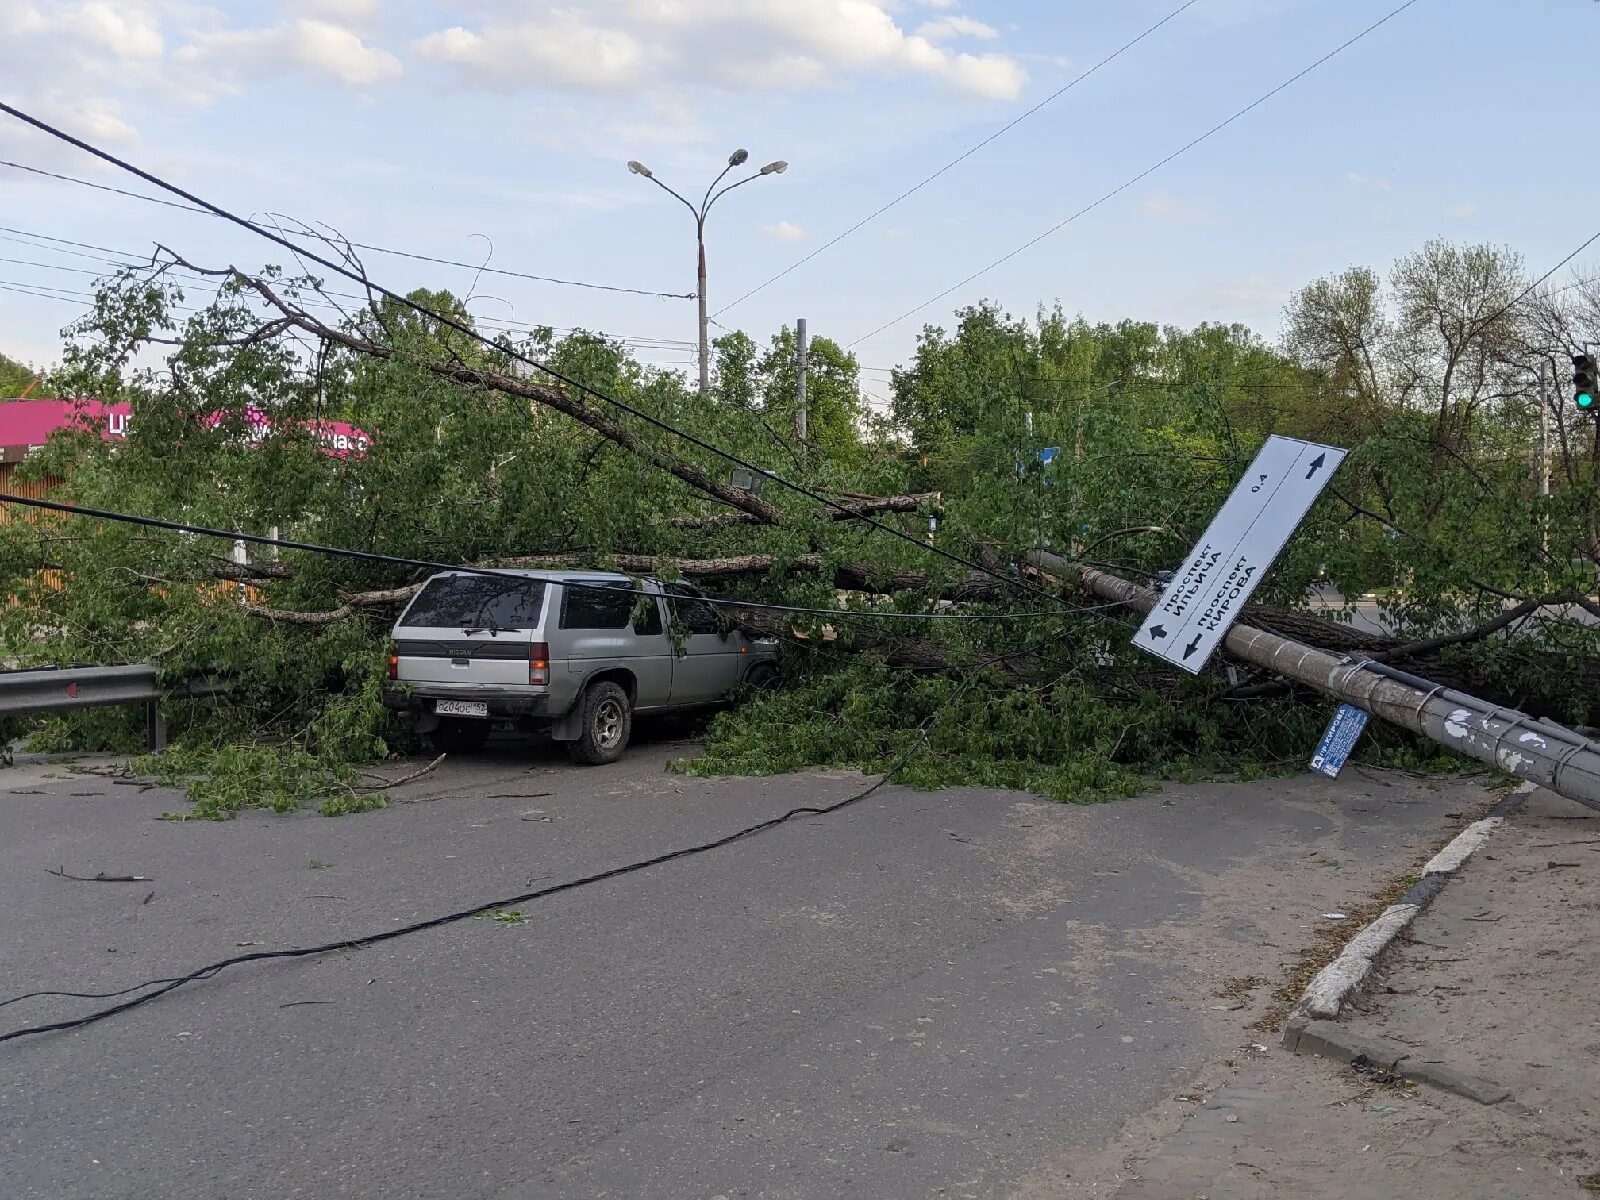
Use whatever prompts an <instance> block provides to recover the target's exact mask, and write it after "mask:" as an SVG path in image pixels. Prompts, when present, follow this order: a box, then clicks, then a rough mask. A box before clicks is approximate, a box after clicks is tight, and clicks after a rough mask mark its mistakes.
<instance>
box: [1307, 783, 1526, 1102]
mask: <svg viewBox="0 0 1600 1200" xmlns="http://www.w3.org/2000/svg"><path fill="white" fill-rule="evenodd" d="M1537 790H1538V785H1537V784H1534V783H1524V784H1522V785H1521V786H1520V787H1518V788H1517V789H1516V790H1515V791H1514V792H1512V793H1510V794H1509V795H1507V796H1505V797H1503V798H1502V799H1501V800H1500V802H1499V803H1498V804H1496V805H1495V806H1494V807H1493V808H1492V809H1490V810H1489V815H1488V816H1486V817H1484V818H1483V819H1482V820H1480V821H1474V822H1473V823H1472V824H1471V825H1468V826H1467V827H1466V828H1465V829H1463V830H1462V831H1461V832H1460V833H1458V834H1456V836H1455V837H1454V838H1452V839H1451V840H1450V843H1449V844H1448V845H1447V846H1445V848H1444V849H1443V850H1441V851H1439V853H1437V854H1435V855H1434V856H1433V857H1432V858H1431V859H1429V860H1428V862H1427V865H1426V866H1424V867H1423V868H1422V878H1421V879H1419V880H1417V882H1416V883H1414V884H1412V886H1411V887H1410V888H1409V889H1408V890H1407V891H1406V894H1405V895H1403V896H1401V897H1400V898H1399V899H1398V900H1396V901H1395V902H1394V903H1393V904H1391V905H1390V906H1389V907H1388V908H1386V909H1384V911H1383V912H1382V913H1381V914H1380V915H1379V916H1378V918H1377V919H1376V920H1374V921H1373V922H1372V923H1371V924H1369V925H1368V926H1367V927H1366V928H1365V929H1363V930H1361V932H1360V933H1358V934H1356V935H1355V937H1353V938H1351V939H1350V940H1349V941H1348V942H1346V943H1345V946H1344V949H1343V950H1341V951H1340V952H1339V957H1338V958H1336V959H1334V960H1333V961H1332V962H1331V963H1329V964H1328V965H1327V966H1326V967H1323V968H1322V970H1321V971H1319V972H1317V975H1316V978H1314V979H1313V980H1312V981H1311V982H1310V983H1309V984H1307V985H1306V990H1305V994H1304V995H1302V996H1301V997H1300V1002H1299V1003H1298V1004H1297V1005H1295V1008H1294V1011H1293V1012H1292V1013H1291V1014H1290V1016H1289V1020H1288V1022H1287V1023H1286V1024H1285V1025H1284V1029H1283V1045H1284V1048H1285V1049H1288V1050H1292V1051H1293V1052H1294V1053H1296V1054H1315V1055H1320V1056H1321V1057H1323V1058H1327V1059H1331V1060H1333V1061H1335V1062H1354V1061H1356V1060H1357V1059H1363V1060H1365V1061H1366V1062H1368V1063H1371V1064H1372V1065H1373V1066H1374V1067H1377V1068H1379V1069H1381V1070H1385V1071H1392V1072H1393V1073H1394V1074H1396V1075H1399V1076H1401V1077H1402V1078H1405V1079H1409V1080H1411V1081H1412V1082H1414V1083H1425V1084H1428V1085H1429V1086H1431V1087H1436V1088H1439V1089H1440V1090H1441V1091H1446V1092H1453V1093H1455V1094H1456V1095H1458V1096H1465V1097H1466V1098H1467V1099H1469V1100H1476V1101H1477V1102H1478V1103H1479V1104H1498V1105H1502V1106H1503V1107H1504V1108H1506V1109H1507V1110H1515V1111H1520V1109H1521V1106H1520V1105H1518V1104H1517V1103H1516V1101H1514V1100H1512V1099H1511V1093H1510V1092H1509V1091H1508V1090H1507V1089H1505V1088H1503V1087H1501V1086H1500V1085H1499V1084H1496V1083H1494V1082H1493V1081H1491V1080H1488V1079H1484V1078H1482V1077H1481V1076H1478V1075H1471V1074H1468V1073H1467V1072H1465V1071H1459V1070H1457V1069H1456V1068H1454V1067H1452V1066H1450V1065H1449V1064H1448V1063H1443V1062H1438V1061H1432V1060H1426V1059H1423V1058H1420V1057H1418V1056H1417V1055H1416V1054H1415V1053H1413V1051H1412V1050H1411V1048H1410V1047H1407V1046H1402V1045H1400V1044H1399V1043H1398V1042H1391V1041H1388V1040H1386V1039H1384V1038H1374V1037H1362V1036H1360V1035H1358V1034H1355V1033H1352V1032H1351V1031H1350V1030H1349V1029H1348V1028H1346V1027H1345V1026H1343V1025H1340V1024H1339V1023H1338V1020H1337V1018H1338V1016H1339V1013H1340V1011H1341V1010H1342V1009H1343V1008H1344V1005H1345V1002H1346V1001H1348V1000H1349V999H1350V997H1351V996H1352V995H1353V994H1354V993H1355V990H1356V988H1358V987H1360V986H1361V983H1362V981H1363V980H1365V979H1366V977H1367V975H1368V974H1369V973H1370V972H1371V970H1372V966H1373V964H1374V963H1375V962H1376V961H1377V959H1378V956H1379V955H1380V954H1382V953H1383V951H1384V950H1386V949H1387V948H1388V947H1389V944H1390V943H1391V942H1393V941H1394V939H1395V938H1396V937H1397V936H1399V934H1400V932H1401V930H1403V929H1405V928H1406V926H1408V925H1410V924H1411V922H1412V921H1413V920H1415V919H1416V916H1417V914H1418V913H1420V912H1421V911H1422V910H1423V909H1424V908H1426V907H1427V906H1428V905H1429V904H1430V903H1432V902H1433V898H1434V897H1435V896H1437V895H1438V894H1439V893H1440V892H1441V891H1443V890H1444V885H1445V884H1446V883H1447V882H1448V881H1449V879H1450V876H1451V875H1453V874H1455V873H1456V872H1457V871H1459V870H1460V869H1461V867H1462V864H1464V863H1465V862H1466V861H1467V859H1469V858H1471V857H1472V855H1473V854H1475V853H1476V852H1477V851H1478V850H1480V849H1481V848H1482V847H1483V846H1484V845H1485V844H1486V843H1487V842H1488V841H1489V839H1490V837H1492V836H1493V835H1494V831H1495V830H1496V829H1498V828H1499V827H1500V826H1501V825H1502V824H1504V823H1505V820H1506V818H1507V817H1509V816H1511V814H1513V813H1514V812H1516V811H1517V809H1519V808H1521V807H1522V806H1523V805H1524V804H1526V803H1527V801H1528V795H1529V793H1531V792H1534V791H1537Z"/></svg>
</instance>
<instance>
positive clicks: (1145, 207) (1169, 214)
mask: <svg viewBox="0 0 1600 1200" xmlns="http://www.w3.org/2000/svg"><path fill="white" fill-rule="evenodd" d="M1139 211H1140V212H1142V213H1144V215H1145V216H1147V217H1154V218H1155V219H1156V220H1158V221H1171V222H1173V223H1174V224H1178V225H1198V224H1201V223H1202V222H1205V221H1209V220H1210V219H1211V206H1210V205H1209V204H1206V203H1205V202H1204V201H1203V200H1188V199H1184V198H1183V197H1181V196H1174V195H1173V194H1172V193H1171V192H1151V193H1150V195H1148V196H1146V197H1145V198H1144V200H1143V201H1142V202H1140V204H1139Z"/></svg>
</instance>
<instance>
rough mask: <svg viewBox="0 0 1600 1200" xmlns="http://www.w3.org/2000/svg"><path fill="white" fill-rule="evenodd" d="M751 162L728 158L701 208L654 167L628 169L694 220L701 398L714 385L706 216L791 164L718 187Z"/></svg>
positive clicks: (739, 155) (743, 154) (631, 164)
mask: <svg viewBox="0 0 1600 1200" xmlns="http://www.w3.org/2000/svg"><path fill="white" fill-rule="evenodd" d="M749 159H750V152H749V151H748V150H735V151H734V152H733V153H732V154H730V155H728V165H727V166H725V167H723V168H722V173H721V174H719V175H718V176H717V177H716V178H715V179H713V180H712V181H711V186H710V187H708V188H706V194H705V196H704V197H703V198H702V199H701V201H700V204H699V206H698V207H696V206H695V205H694V204H691V203H690V202H689V201H688V200H685V199H684V198H683V197H682V196H680V195H678V193H677V192H675V191H673V190H672V189H671V188H669V187H668V186H667V185H666V184H664V183H662V182H661V180H659V179H657V178H656V177H655V172H653V171H651V170H650V168H649V167H647V166H645V165H644V164H643V163H642V162H639V161H638V160H637V159H629V160H628V170H630V171H632V172H633V173H634V174H635V175H642V176H644V177H645V178H646V179H648V180H649V181H650V182H651V183H653V184H655V185H656V186H657V187H658V188H660V189H661V190H662V191H664V192H666V193H667V195H669V196H671V197H672V198H673V199H674V200H677V201H678V202H679V203H680V204H682V205H683V206H684V207H685V208H687V209H688V210H689V213H690V215H691V216H693V217H694V239H695V245H696V247H697V248H698V250H699V255H700V259H699V273H698V275H697V277H696V278H697V282H698V285H699V286H698V287H697V288H696V293H697V296H698V298H699V301H700V394H701V395H704V394H705V393H706V392H707V391H708V390H709V388H710V386H711V349H710V338H709V336H708V327H709V325H710V317H709V316H708V315H707V313H706V215H707V214H708V213H709V212H710V211H711V206H712V205H713V204H715V203H716V202H717V201H718V200H720V199H722V198H723V197H724V196H726V195H727V194H728V193H729V192H731V191H733V189H734V188H736V187H743V186H744V185H745V184H747V183H749V182H750V181H751V180H752V179H760V178H761V177H762V176H764V175H782V174H783V173H784V172H785V171H787V170H788V169H789V164H788V163H786V162H784V161H783V160H782V159H781V158H780V159H778V160H777V161H775V162H769V163H768V164H767V165H766V166H764V167H762V168H761V169H760V170H759V171H757V172H755V173H754V174H752V175H746V176H745V177H744V178H743V179H737V180H735V181H734V182H732V183H730V184H728V185H727V186H726V187H724V188H722V189H721V190H720V191H719V190H718V188H717V185H718V184H719V183H721V182H722V181H723V179H724V178H725V177H726V176H727V174H728V172H729V171H731V170H733V169H734V168H735V167H742V166H744V164H745V163H746V162H748V161H749Z"/></svg>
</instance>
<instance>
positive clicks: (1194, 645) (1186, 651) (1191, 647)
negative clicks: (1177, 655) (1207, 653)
mask: <svg viewBox="0 0 1600 1200" xmlns="http://www.w3.org/2000/svg"><path fill="white" fill-rule="evenodd" d="M1198 649H1200V635H1199V634H1198V633H1197V634H1195V635H1194V641H1192V642H1190V643H1189V644H1188V645H1187V646H1185V647H1184V648H1183V660H1184V661H1185V662H1188V661H1189V656H1190V655H1191V654H1193V653H1194V652H1195V651H1196V650H1198Z"/></svg>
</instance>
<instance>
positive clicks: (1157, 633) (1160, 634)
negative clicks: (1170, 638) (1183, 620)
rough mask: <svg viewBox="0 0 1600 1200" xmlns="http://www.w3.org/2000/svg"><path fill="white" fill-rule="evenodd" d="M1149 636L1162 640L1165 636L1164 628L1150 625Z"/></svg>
mask: <svg viewBox="0 0 1600 1200" xmlns="http://www.w3.org/2000/svg"><path fill="white" fill-rule="evenodd" d="M1150 636H1151V637H1153V638H1164V637H1166V636H1167V631H1166V628H1165V627H1164V626H1161V625H1152V626H1150Z"/></svg>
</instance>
